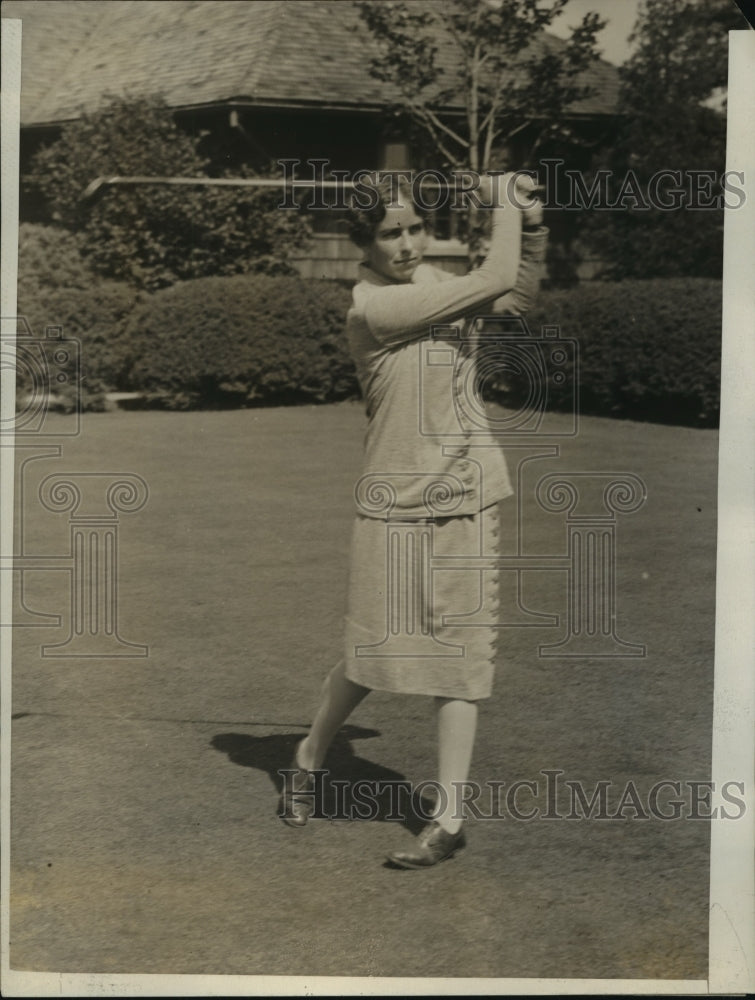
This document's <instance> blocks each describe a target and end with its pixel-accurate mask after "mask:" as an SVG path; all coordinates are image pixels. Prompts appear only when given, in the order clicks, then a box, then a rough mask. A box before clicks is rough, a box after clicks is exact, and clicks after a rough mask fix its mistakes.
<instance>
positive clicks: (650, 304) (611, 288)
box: [498, 278, 721, 427]
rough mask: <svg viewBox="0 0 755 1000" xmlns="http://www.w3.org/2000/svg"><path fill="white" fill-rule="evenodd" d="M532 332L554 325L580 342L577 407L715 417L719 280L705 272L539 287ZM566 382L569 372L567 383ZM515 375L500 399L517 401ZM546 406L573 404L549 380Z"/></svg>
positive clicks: (644, 415) (650, 416)
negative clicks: (541, 289)
mask: <svg viewBox="0 0 755 1000" xmlns="http://www.w3.org/2000/svg"><path fill="white" fill-rule="evenodd" d="M527 322H528V324H529V326H530V329H531V331H532V332H533V334H536V333H538V332H539V329H540V327H541V325H543V324H551V325H552V324H556V325H558V326H559V327H560V328H561V336H562V337H564V338H574V339H576V340H577V341H578V343H579V401H580V403H579V408H580V411H581V412H582V413H585V414H598V415H604V416H616V417H626V418H632V419H634V420H650V421H654V422H657V423H674V424H686V425H692V426H703V427H712V426H715V425H716V424H717V422H718V414H719V394H720V353H721V283H720V282H719V281H715V280H712V279H710V280H709V279H704V278H680V279H670V278H669V279H662V280H661V279H658V280H652V281H623V282H617V283H610V284H609V283H603V282H592V283H589V284H583V285H580V286H578V287H576V288H574V289H571V290H568V291H567V290H558V291H548V292H543V293H542V294H541V296H540V298H539V299H538V301H537V305H536V307H535V308H534V309H533V310H532V312H531V313H530V315H529V316H528V317H527ZM569 384H570V380H569V379H567V381H566V383H565V384H564V385H565V387H566V386H568V385H569ZM523 391H524V386H523V385H517V384H516V382H514V381H512V384H511V385H510V387H509V392H508V393H507V394H506V395H503V396H500V395H499V397H498V398H499V400H500V401H502V402H507V403H509V404H511V405H516V404H517V400H521V399H522V398H523ZM549 391H550V392H551V395H550V405H552V406H553V407H554V408H556V409H558V408H563V407H565V406H568V405H570V396H569V393H568V391H566V388H564V390H559V388H558V387H557V386H551V387H550V390H549Z"/></svg>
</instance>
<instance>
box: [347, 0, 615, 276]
mask: <svg viewBox="0 0 755 1000" xmlns="http://www.w3.org/2000/svg"><path fill="white" fill-rule="evenodd" d="M568 3H569V0H549V2H542V0H444V2H443V3H434V2H427V0H412V2H409V3H405V2H394V0H362V2H359V3H358V4H357V6H358V8H359V10H360V13H361V15H362V18H363V20H364V22H365V24H366V25H367V27H368V29H369V31H370V33H371V35H372V37H373V39H374V41H375V43H376V45H377V47H378V51H379V57H378V58H375V59H373V60H372V62H371V65H370V72H371V73H372V75H373V76H374V77H375V78H376V79H378V80H380V81H382V82H384V83H387V84H389V85H391V86H392V87H393V88H394V90H395V92H396V94H397V98H396V105H395V108H396V111H397V112H398V113H400V114H402V115H404V116H405V117H406V118H407V119H408V120H409V122H410V123H411V124H412V125H413V126H414V135H415V138H416V137H417V136H419V137H423V138H424V140H425V144H426V148H428V149H429V158H432V160H433V161H434V162H433V166H435V167H438V168H440V169H444V168H445V169H446V170H471V171H474V172H476V173H484V172H485V171H487V170H489V169H493V168H501V167H504V166H505V167H506V168H508V169H513V167H516V168H519V169H524V168H532V167H535V166H536V154H537V152H538V150H539V149H540V147H541V145H542V144H543V143H544V142H545V141H546V140H548V139H553V138H555V137H556V136H560V137H561V138H562V139H564V138H565V137H567V136H568V138H569V139H570V140H574V139H575V136H574V135H573V134H572V133H571V131H570V129H569V126H568V124H567V117H568V110H569V108H570V107H571V106H572V105H574V104H575V103H577V102H578V101H580V100H582V99H584V98H585V97H587V96H589V94H590V92H591V91H590V88H589V87H588V86H587V85H586V84H585V83H584V80H583V79H582V74H583V73H584V71H585V69H587V67H589V65H590V64H591V62H592V61H593V60H595V59H597V52H596V49H595V36H596V34H597V32H598V31H600V30H601V28H602V27H603V26H604V24H605V22H604V21H602V20H601V19H600V18H599V17H598V15H597V14H594V13H589V14H586V15H585V17H584V18H583V20H582V22H581V24H580V25H579V26H578V27H576V28H575V29H573V31H572V33H571V37H570V38H569V39H568V41H566V42H564V41H563V40H561V39H557V38H555V37H554V36H551V35H548V34H546V32H545V29H546V28H547V27H548V26H549V25H550V24H552V23H553V21H554V19H555V18H557V17H558V16H559V15H560V14H561V13H562V12H563V10H564V8H565V7H566V6H567V4H568ZM459 105H461V106H462V107H463V108H464V109H465V110H464V112H463V113H462V114H461V115H460V114H459V113H458V112H456V113H454V111H453V110H452V109H453V108H454V106H455V107H456V108H458V106H459ZM525 138H526V140H527V142H526V146H527V147H528V148H527V149H524V150H523V151H520V153H519V156H518V158H517V162H516V163H511V162H507V161H508V160H509V159H510V158H511V155H512V151H511V144H512V141H514V140H515V141H516V142H517V144H518V145H519V146H523V145H524V143H523V140H524V139H525ZM466 215H467V218H466V223H467V236H468V242H469V247H470V257H471V258H472V259H474V258H475V257H476V255H477V247H478V246H479V244H480V241H481V239H482V235H483V230H484V224H483V225H481V224H480V218H479V216H478V213H477V211H476V209H475V206H474V205H473V204H470V205H469V206H468V208H467V213H466ZM462 228H463V227H462Z"/></svg>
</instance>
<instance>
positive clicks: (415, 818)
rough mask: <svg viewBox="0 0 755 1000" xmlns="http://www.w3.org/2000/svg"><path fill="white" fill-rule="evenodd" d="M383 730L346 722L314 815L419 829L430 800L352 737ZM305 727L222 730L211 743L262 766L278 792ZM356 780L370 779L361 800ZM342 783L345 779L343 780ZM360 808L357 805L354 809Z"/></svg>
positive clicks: (251, 764) (233, 758)
mask: <svg viewBox="0 0 755 1000" xmlns="http://www.w3.org/2000/svg"><path fill="white" fill-rule="evenodd" d="M375 736H380V733H379V732H378V730H376V729H364V728H362V727H361V726H352V725H348V726H344V727H343V728H342V729H341V731H340V732H339V733H338V735H337V736H336V738H335V739H334V741H333V743H332V745H331V747H330V750H329V751H328V756H327V757H326V759H325V763H324V765H323V768H324V770H325V771H326V772H327V773H326V774H325V775H324V780H323V781H322V784H321V786H320V787H321V790H322V795H321V797H320V796H319V795H318V806H317V810H316V812H315V815H314V817H313V818H328V819H357V820H360V819H361V820H364V821H368V820H369V821H371V822H381V823H382V822H390V823H401V824H403V825H404V826H405V827H406V828H407V830H409V831H410V833H418V832H419V830H420V829H421V828H422V827H423V826H424V825H425V823H426V822H427V816H428V814H429V812H430V810H431V809H432V803H431V802H430V801H429V800H428V798H427V797H422V798H420V797H419V796H418V795H417V793H416V792H415V791H414V790H413V789H412V788H411V785H410V783H409V781H408V780H407V778H406V777H405V775H403V774H400V773H399V772H398V771H394V770H392V769H391V768H388V767H383V766H382V765H380V764H376V763H374V761H371V760H367V759H366V758H365V757H358V756H357V755H356V754H355V753H354V748H353V746H352V743H351V741H352V740H366V739H372V738H374V737H375ZM301 739H302V734H301V733H275V734H271V735H267V736H250V735H249V734H248V733H218V734H217V735H216V736H213V738H212V739H211V740H210V744H211V746H212V747H213V748H214V749H215V750H219V751H220V752H221V753H225V754H227V756H228V759H229V760H230V761H231V763H233V764H239V765H240V766H241V767H253V768H256V769H257V770H258V771H264V772H265V773H266V774H267V775H268V777H269V778H270V780H271V782H272V783H273V785H274V786H275V789H276V791H277V792H278V793H280V792H281V791H282V790H283V777H282V776H281V775H280V774H279V771H281V770H285V769H287V768H290V767H291V762H292V761H293V759H294V751H295V748H296V745H297V744H298V743H299V742H300V740H301ZM356 782H360V783H365V782H366V783H369V785H370V788H367V789H365V786H364V785H362V788H363V789H365V791H364V795H363V797H362V799H361V800H360V802H359V803H357V800H356V799H355V798H354V799H352V797H351V791H352V788H353V786H354V784H355V783H356ZM339 783H344V784H342V785H341V784H339ZM355 809H356V811H355Z"/></svg>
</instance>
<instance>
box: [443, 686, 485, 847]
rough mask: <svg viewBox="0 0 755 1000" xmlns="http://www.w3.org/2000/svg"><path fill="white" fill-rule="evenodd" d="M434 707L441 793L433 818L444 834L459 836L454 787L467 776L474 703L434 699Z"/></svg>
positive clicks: (474, 713)
mask: <svg viewBox="0 0 755 1000" xmlns="http://www.w3.org/2000/svg"><path fill="white" fill-rule="evenodd" d="M435 705H436V709H437V712H438V783H439V785H440V788H441V789H442V791H440V792H439V799H438V803H437V805H436V809H435V814H434V818H435V819H436V820H437V821H438V823H439V824H440V825H441V826H442V827H443V829H444V830H445V831H446V832H447V833H458V831H459V830H460V829H461V825H462V818H461V817H460V816H457V815H456V800H457V795H458V792H457V786H458V783H459V782H462V781H466V780H467V779H468V777H469V769H470V766H471V763H472V750H473V749H474V740H475V733H476V731H477V702H476V701H462V700H460V699H458V698H436V699H435Z"/></svg>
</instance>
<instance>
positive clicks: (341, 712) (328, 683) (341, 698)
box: [296, 660, 370, 771]
mask: <svg viewBox="0 0 755 1000" xmlns="http://www.w3.org/2000/svg"><path fill="white" fill-rule="evenodd" d="M344 667H345V664H344V662H343V660H342V661H341V662H340V663H337V664H336V666H335V667H333V669H332V670H331V671H330V673H329V674H328V676H327V677H326V678H325V683H324V684H323V686H322V695H321V698H320V706H319V708H318V709H317V714H316V715H315V717H314V720H313V722H312V726H311V728H310V730H309V733H308V734H307V735H306V736H305V738H304V740H303V741H302V742H301V743H300V744H299V746H298V748H297V751H296V762H297V764H298V765H299V767H301V768H304V769H306V770H307V771H315V770H317V769H318V768H320V767H322V764H323V761H324V760H325V754H326V753H327V752H328V747H329V746H330V744H331V743H332V742H333V737H334V736H335V735H336V733H337V732H338V730H339V729H340V728H341V726H342V725H343V724H344V722H345V721H346V720H347V719H348V717H349V716H350V715H351V713H352V712H353V711H354V709H355V708H356V707H357V705H358V704H359V703H360V701H362V699H363V698H364V697H365V695H368V694H369V693H370V689H369V688H366V687H362V685H361V684H355V683H354V682H353V681H350V680H349V679H348V677H346V675H345V673H344Z"/></svg>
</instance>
